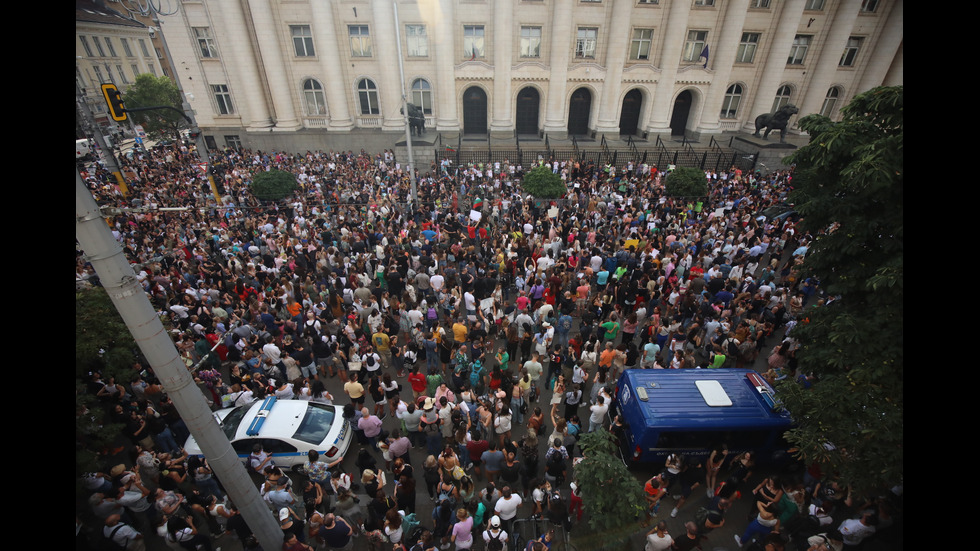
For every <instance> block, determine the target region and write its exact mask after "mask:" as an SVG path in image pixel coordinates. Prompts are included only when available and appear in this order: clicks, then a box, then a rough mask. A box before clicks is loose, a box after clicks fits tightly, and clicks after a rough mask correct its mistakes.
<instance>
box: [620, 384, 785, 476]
mask: <svg viewBox="0 0 980 551" xmlns="http://www.w3.org/2000/svg"><path fill="white" fill-rule="evenodd" d="M616 406H617V410H618V412H619V414H620V416H621V419H622V421H623V422H624V423H625V425H626V430H625V434H624V437H623V438H622V440H621V444H622V447H623V455H624V458H626V460H627V461H629V460H632V461H633V462H637V463H640V462H642V463H663V462H664V461H665V460H666V458H667V456H668V455H671V454H683V455H685V456H687V457H689V458H693V457H700V458H704V459H706V458H707V457H708V455H709V454H710V453H711V450H712V449H714V448H715V447H718V446H722V445H724V446H726V447H727V448H728V450H729V451H730V452H733V453H741V452H743V451H752V452H755V453H756V463H774V462H775V463H779V462H783V461H785V460H787V459H788V454H787V453H786V452H787V449H788V447H789V446H788V445H787V443H786V441H785V440H784V438H783V434H784V433H785V432H786V430H787V429H789V428H790V427H791V426H792V424H793V423H792V420H791V419H790V417H789V414H788V413H787V412H786V411H785V410H784V409H782V408H781V407H780V406H779V404H778V402H777V400H776V396H775V391H774V390H773V389H772V387H771V386H769V384H768V383H767V382H766V381H765V379H763V378H762V376H761V375H759V373H758V372H756V371H754V370H751V369H628V370H626V371H625V372H623V375H622V376H621V377H620V379H619V382H618V384H617V388H616Z"/></svg>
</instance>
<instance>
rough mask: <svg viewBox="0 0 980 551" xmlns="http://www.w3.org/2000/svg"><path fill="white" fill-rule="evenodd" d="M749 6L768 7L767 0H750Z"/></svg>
mask: <svg viewBox="0 0 980 551" xmlns="http://www.w3.org/2000/svg"><path fill="white" fill-rule="evenodd" d="M749 7H750V8H768V7H769V0H752V1H751V2H749Z"/></svg>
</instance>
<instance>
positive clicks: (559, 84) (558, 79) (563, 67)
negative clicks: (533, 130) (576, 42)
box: [544, 0, 575, 133]
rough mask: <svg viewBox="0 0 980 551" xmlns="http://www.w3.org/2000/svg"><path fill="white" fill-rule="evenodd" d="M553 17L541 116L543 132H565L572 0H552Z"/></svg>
mask: <svg viewBox="0 0 980 551" xmlns="http://www.w3.org/2000/svg"><path fill="white" fill-rule="evenodd" d="M554 4H555V5H554V8H553V9H554V17H553V19H552V24H551V48H550V51H549V54H548V55H549V58H550V59H549V60H548V64H549V65H550V66H551V75H550V77H549V78H548V99H547V101H546V105H547V108H546V111H545V118H544V131H545V132H564V133H567V132H568V121H567V120H565V90H566V89H567V86H568V84H567V82H566V81H567V79H568V59H569V55H570V54H571V51H572V42H571V40H570V39H574V37H575V32H574V30H573V29H572V10H573V9H574V8H575V2H574V0H554Z"/></svg>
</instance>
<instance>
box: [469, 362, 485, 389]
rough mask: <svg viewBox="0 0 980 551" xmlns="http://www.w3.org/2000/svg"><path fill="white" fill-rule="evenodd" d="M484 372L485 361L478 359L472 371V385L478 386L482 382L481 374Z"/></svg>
mask: <svg viewBox="0 0 980 551" xmlns="http://www.w3.org/2000/svg"><path fill="white" fill-rule="evenodd" d="M482 374H483V362H481V361H480V360H477V361H475V362H473V369H472V370H471V371H470V386H471V387H476V385H477V384H478V383H479V382H480V375H482Z"/></svg>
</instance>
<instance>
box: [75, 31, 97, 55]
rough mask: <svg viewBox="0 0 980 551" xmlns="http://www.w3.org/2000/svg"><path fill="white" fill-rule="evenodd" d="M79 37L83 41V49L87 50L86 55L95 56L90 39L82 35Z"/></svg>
mask: <svg viewBox="0 0 980 551" xmlns="http://www.w3.org/2000/svg"><path fill="white" fill-rule="evenodd" d="M78 39H79V40H81V41H82V49H83V50H85V55H87V56H88V57H95V56H93V55H92V47H91V46H89V43H88V39H87V38H85V37H84V36H81V35H79V36H78Z"/></svg>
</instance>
